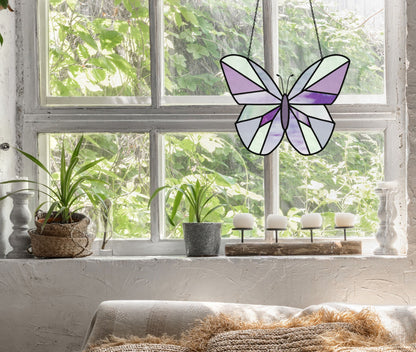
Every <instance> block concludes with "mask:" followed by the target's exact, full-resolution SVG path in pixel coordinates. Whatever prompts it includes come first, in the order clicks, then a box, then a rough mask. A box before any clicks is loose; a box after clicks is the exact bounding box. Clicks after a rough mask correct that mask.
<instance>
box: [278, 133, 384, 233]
mask: <svg viewBox="0 0 416 352" xmlns="http://www.w3.org/2000/svg"><path fill="white" fill-rule="evenodd" d="M279 150H280V154H279V155H280V207H281V209H282V211H283V213H284V214H285V215H286V214H287V215H288V217H289V219H290V220H289V222H290V231H285V233H284V235H286V236H302V235H304V236H307V235H308V233H306V232H305V233H303V232H301V231H299V230H300V217H301V216H302V215H303V214H305V213H309V212H314V213H321V214H322V216H323V219H324V224H323V228H324V231H323V233H322V235H323V236H334V235H336V232H335V230H334V213H335V212H350V213H354V214H357V215H358V216H359V221H358V223H357V224H356V227H355V229H353V230H351V231H349V233H351V235H356V236H373V235H374V234H375V233H376V232H377V229H378V224H379V219H378V217H377V210H378V197H377V195H376V194H375V192H374V190H375V188H376V185H377V183H378V182H380V181H382V180H383V179H384V167H383V134H382V133H364V132H354V133H346V132H342V133H341V132H336V133H334V134H333V136H332V138H331V140H330V142H329V143H328V145H327V147H326V148H325V149H324V150H323V151H322V152H321V153H319V154H317V155H314V156H313V157H307V156H301V155H300V154H298V153H297V152H296V151H295V150H294V149H293V148H292V146H290V144H289V143H288V142H287V141H284V142H282V144H281V145H280V147H279ZM294 170H296V172H293V171H294ZM319 232H320V231H318V234H319ZM340 235H341V234H340V233H338V236H340Z"/></svg>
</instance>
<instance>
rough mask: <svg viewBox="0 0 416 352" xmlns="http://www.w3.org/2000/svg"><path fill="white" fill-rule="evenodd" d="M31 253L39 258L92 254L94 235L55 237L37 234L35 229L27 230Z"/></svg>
mask: <svg viewBox="0 0 416 352" xmlns="http://www.w3.org/2000/svg"><path fill="white" fill-rule="evenodd" d="M29 235H30V240H31V246H32V254H33V255H34V256H35V257H40V258H76V257H77V258H79V257H86V256H89V255H91V254H92V251H91V248H92V243H93V242H94V236H92V235H91V234H86V235H84V237H73V238H71V237H57V236H45V235H39V234H38V233H37V230H36V229H31V230H29Z"/></svg>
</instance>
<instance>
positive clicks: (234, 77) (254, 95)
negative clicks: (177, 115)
mask: <svg viewBox="0 0 416 352" xmlns="http://www.w3.org/2000/svg"><path fill="white" fill-rule="evenodd" d="M220 62H221V68H222V70H223V73H224V76H225V79H226V81H227V84H228V88H229V90H230V92H231V95H232V96H233V98H234V100H235V101H236V102H237V104H240V105H245V106H244V108H243V110H242V111H241V113H240V116H239V118H238V120H237V121H236V123H235V126H236V129H237V132H238V135H239V136H240V139H241V141H242V142H243V144H244V146H245V147H246V148H247V149H248V150H249V151H251V152H252V153H255V154H259V155H268V154H270V153H271V152H273V150H275V149H276V148H277V147H278V145H279V144H280V142H281V141H282V139H283V137H284V135H286V136H287V139H288V141H289V143H290V144H291V145H292V146H293V147H294V148H295V149H296V150H297V151H298V152H299V153H300V154H302V155H313V154H316V153H319V152H320V151H321V150H323V149H324V148H325V146H326V145H327V143H328V141H329V139H330V137H331V135H332V132H333V130H334V127H335V122H334V121H333V120H332V118H331V115H330V114H329V111H328V109H327V108H326V106H325V105H330V104H332V103H333V102H334V101H335V100H336V98H337V97H338V95H339V93H340V91H341V88H342V85H343V83H344V80H345V76H346V74H347V71H348V67H349V63H350V60H349V59H348V58H347V57H345V56H342V55H329V56H326V57H324V58H322V59H320V60H318V61H317V62H315V63H314V64H312V65H311V66H309V67H308V68H307V69H306V70H305V71H304V72H303V73H302V74H301V75H300V77H299V78H298V80H297V81H296V82H295V84H294V85H293V87H292V88H291V89H290V91H289V93H282V92H281V90H280V89H279V87H278V86H277V84H276V83H275V82H274V81H273V79H272V78H271V77H270V75H269V74H268V73H267V72H266V71H265V70H264V69H263V68H262V67H261V66H259V65H258V64H256V63H255V62H254V61H252V60H250V59H248V58H246V57H244V56H240V55H228V56H225V57H223V58H222V59H221V61H220Z"/></svg>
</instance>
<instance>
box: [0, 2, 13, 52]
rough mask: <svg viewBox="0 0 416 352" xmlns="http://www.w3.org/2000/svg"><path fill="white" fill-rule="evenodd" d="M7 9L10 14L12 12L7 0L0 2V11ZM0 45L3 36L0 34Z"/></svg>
mask: <svg viewBox="0 0 416 352" xmlns="http://www.w3.org/2000/svg"><path fill="white" fill-rule="evenodd" d="M5 9H8V10H9V11H10V12H14V10H13V9H12V8H11V7H10V5H9V0H0V10H5ZM0 45H3V36H2V35H1V34H0Z"/></svg>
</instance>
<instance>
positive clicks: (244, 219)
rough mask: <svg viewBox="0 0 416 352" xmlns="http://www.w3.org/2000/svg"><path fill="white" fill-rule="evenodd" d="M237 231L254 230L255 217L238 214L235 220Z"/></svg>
mask: <svg viewBox="0 0 416 352" xmlns="http://www.w3.org/2000/svg"><path fill="white" fill-rule="evenodd" d="M233 225H234V227H235V228H236V229H252V228H253V227H254V216H253V215H251V214H248V213H242V214H237V215H236V216H234V218H233Z"/></svg>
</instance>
